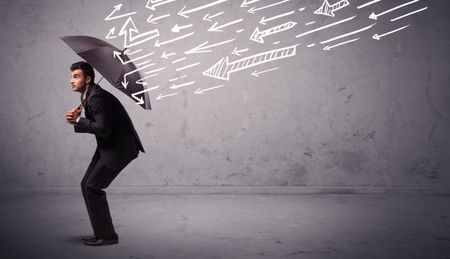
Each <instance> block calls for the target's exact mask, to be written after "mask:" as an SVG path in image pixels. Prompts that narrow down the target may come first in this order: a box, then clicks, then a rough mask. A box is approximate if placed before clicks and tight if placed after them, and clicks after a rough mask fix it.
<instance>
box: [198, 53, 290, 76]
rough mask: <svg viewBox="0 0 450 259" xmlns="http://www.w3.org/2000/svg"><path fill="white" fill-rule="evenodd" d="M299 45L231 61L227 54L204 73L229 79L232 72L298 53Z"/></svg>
mask: <svg viewBox="0 0 450 259" xmlns="http://www.w3.org/2000/svg"><path fill="white" fill-rule="evenodd" d="M297 46H298V44H297V45H293V46H289V47H284V48H280V49H275V50H270V51H266V52H262V53H259V54H256V55H252V56H249V57H246V58H243V59H239V60H236V61H233V62H231V63H230V62H229V61H228V56H226V57H225V58H222V59H220V60H219V61H218V62H217V63H216V64H214V65H213V66H212V67H210V68H209V69H208V70H206V71H204V72H203V75H205V76H210V77H213V78H216V79H221V80H226V81H228V80H229V78H230V74H231V73H234V72H237V71H240V70H243V69H247V68H250V67H254V66H257V65H260V64H263V63H267V62H270V61H274V60H278V59H283V58H287V57H291V56H294V55H295V53H296V47H297Z"/></svg>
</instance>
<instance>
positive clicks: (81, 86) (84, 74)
mask: <svg viewBox="0 0 450 259" xmlns="http://www.w3.org/2000/svg"><path fill="white" fill-rule="evenodd" d="M70 71H72V77H71V79H70V85H71V86H72V90H73V91H76V92H80V93H83V92H84V91H85V90H86V87H88V86H89V85H91V84H93V83H94V79H95V74H94V69H93V68H92V66H91V65H89V63H87V62H84V61H81V62H77V63H73V64H72V65H71V66H70Z"/></svg>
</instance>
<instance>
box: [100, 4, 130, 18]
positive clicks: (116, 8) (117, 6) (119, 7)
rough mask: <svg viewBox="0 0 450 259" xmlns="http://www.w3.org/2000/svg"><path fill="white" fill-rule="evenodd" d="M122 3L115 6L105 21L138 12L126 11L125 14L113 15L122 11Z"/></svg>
mask: <svg viewBox="0 0 450 259" xmlns="http://www.w3.org/2000/svg"><path fill="white" fill-rule="evenodd" d="M122 5H123V4H118V5H115V6H114V10H113V11H112V12H111V13H110V14H109V15H108V16H106V17H105V21H111V20H114V19H119V18H123V17H127V16H130V15H133V14H135V13H137V12H131V13H125V14H121V15H116V16H113V14H114V13H116V12H119V11H120V9H121V8H122Z"/></svg>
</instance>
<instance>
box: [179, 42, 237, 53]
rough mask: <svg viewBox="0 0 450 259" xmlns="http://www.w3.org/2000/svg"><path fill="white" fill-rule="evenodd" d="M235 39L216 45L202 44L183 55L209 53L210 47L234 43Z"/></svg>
mask: <svg viewBox="0 0 450 259" xmlns="http://www.w3.org/2000/svg"><path fill="white" fill-rule="evenodd" d="M235 39H236V38H234V39H231V40H226V41H222V42H218V43H214V44H210V45H206V44H208V41H205V42H203V43H202V44H200V45H198V46H197V47H194V48H192V49H190V50H188V51H185V52H184V54H186V55H188V54H197V53H207V52H211V51H212V50H211V49H210V48H212V47H216V46H220V45H223V44H226V43H228V42H232V41H234V40H235Z"/></svg>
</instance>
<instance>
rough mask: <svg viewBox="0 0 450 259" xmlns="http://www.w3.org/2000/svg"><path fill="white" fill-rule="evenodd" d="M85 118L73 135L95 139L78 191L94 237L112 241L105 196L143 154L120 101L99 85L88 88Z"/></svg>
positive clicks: (111, 229)
mask: <svg viewBox="0 0 450 259" xmlns="http://www.w3.org/2000/svg"><path fill="white" fill-rule="evenodd" d="M85 115H86V118H83V117H81V118H80V120H79V121H78V123H77V124H75V125H74V129H75V132H80V133H92V134H94V135H95V138H96V140H97V149H96V150H95V153H94V156H93V157H92V161H91V163H90V164H89V167H88V169H87V171H86V174H85V175H84V177H83V179H82V180H81V190H82V193H83V197H84V200H85V203H86V207H87V210H88V213H89V218H90V220H91V225H92V228H93V230H94V234H95V236H96V237H97V238H113V237H116V236H117V234H116V232H115V230H114V226H113V224H112V219H111V215H110V212H109V207H108V202H107V200H106V193H105V192H104V191H103V190H102V189H105V188H107V187H108V186H109V185H110V183H111V182H112V181H113V180H114V178H115V177H116V176H117V175H118V174H119V173H120V171H122V169H123V168H125V166H127V165H128V164H129V163H130V162H131V161H132V160H133V159H135V158H136V157H137V156H138V153H139V151H142V152H145V151H144V148H143V147H142V144H141V141H140V139H139V136H138V135H137V133H136V130H135V129H134V126H133V123H132V122H131V119H130V117H129V116H128V114H127V112H126V111H125V108H124V107H123V106H122V104H121V103H120V101H119V100H118V99H117V98H116V97H114V96H113V95H112V94H111V93H109V92H107V91H106V90H104V89H103V88H101V87H100V86H98V85H91V86H89V87H88V90H87V93H86V101H85Z"/></svg>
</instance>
